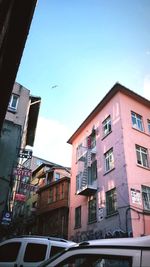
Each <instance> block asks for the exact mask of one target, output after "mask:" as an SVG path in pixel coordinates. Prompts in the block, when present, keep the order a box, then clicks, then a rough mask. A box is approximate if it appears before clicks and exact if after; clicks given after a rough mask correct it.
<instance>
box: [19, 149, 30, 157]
mask: <svg viewBox="0 0 150 267" xmlns="http://www.w3.org/2000/svg"><path fill="white" fill-rule="evenodd" d="M19 158H26V159H31V158H32V150H30V149H20V151H19Z"/></svg>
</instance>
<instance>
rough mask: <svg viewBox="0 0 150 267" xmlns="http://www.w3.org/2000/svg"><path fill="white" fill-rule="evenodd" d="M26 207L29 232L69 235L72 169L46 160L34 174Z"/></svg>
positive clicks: (27, 229)
mask: <svg viewBox="0 0 150 267" xmlns="http://www.w3.org/2000/svg"><path fill="white" fill-rule="evenodd" d="M31 184H32V185H33V186H34V187H35V188H38V189H37V190H35V191H34V190H33V191H32V192H31V193H30V196H29V197H28V199H27V201H26V203H25V209H24V219H25V220H24V221H25V224H26V225H25V227H24V229H26V233H32V234H38V235H51V236H57V237H63V238H67V237H68V215H69V188H70V168H68V167H64V166H61V165H58V164H55V163H42V164H41V165H40V166H39V167H38V168H37V169H35V170H34V171H33V173H32V180H31Z"/></svg>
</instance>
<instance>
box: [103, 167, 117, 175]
mask: <svg viewBox="0 0 150 267" xmlns="http://www.w3.org/2000/svg"><path fill="white" fill-rule="evenodd" d="M114 169H115V167H114V168H112V169H111V170H109V171H107V172H105V173H104V174H103V175H106V174H108V173H110V172H111V171H113V170H114Z"/></svg>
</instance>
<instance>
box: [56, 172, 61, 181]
mask: <svg viewBox="0 0 150 267" xmlns="http://www.w3.org/2000/svg"><path fill="white" fill-rule="evenodd" d="M59 179H60V173H58V172H56V173H55V181H58V180H59Z"/></svg>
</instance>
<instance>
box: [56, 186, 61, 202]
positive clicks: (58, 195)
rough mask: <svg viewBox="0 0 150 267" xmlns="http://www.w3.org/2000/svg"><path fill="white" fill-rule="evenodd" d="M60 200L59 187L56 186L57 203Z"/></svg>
mask: <svg viewBox="0 0 150 267" xmlns="http://www.w3.org/2000/svg"><path fill="white" fill-rule="evenodd" d="M59 199H60V194H59V185H57V186H56V201H57V200H59Z"/></svg>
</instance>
